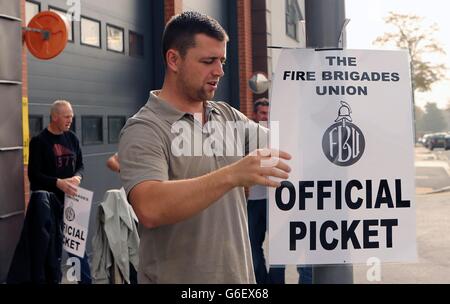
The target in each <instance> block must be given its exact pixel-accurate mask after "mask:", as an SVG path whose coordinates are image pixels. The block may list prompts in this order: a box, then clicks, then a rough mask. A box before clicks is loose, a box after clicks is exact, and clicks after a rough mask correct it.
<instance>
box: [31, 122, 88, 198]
mask: <svg viewBox="0 0 450 304" xmlns="http://www.w3.org/2000/svg"><path fill="white" fill-rule="evenodd" d="M83 169H84V166H83V157H82V154H81V148H80V143H79V141H78V138H77V137H76V135H75V133H73V132H72V131H68V132H64V133H63V134H60V135H55V134H53V133H51V132H50V131H48V129H44V130H42V132H41V133H39V134H38V135H37V136H35V137H33V138H32V139H31V141H30V154H29V162H28V178H29V180H30V188H31V191H37V190H46V191H49V192H53V193H55V194H56V195H57V196H58V198H59V199H60V200H61V202H63V201H64V193H63V192H62V191H61V190H59V189H58V188H57V187H56V180H57V179H58V178H61V179H63V178H69V177H72V176H75V175H79V176H81V177H82V176H83Z"/></svg>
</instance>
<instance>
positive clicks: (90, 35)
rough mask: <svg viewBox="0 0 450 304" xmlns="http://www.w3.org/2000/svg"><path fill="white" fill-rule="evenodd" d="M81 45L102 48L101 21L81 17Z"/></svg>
mask: <svg viewBox="0 0 450 304" xmlns="http://www.w3.org/2000/svg"><path fill="white" fill-rule="evenodd" d="M81 44H84V45H88V46H93V47H98V48H100V47H101V40H100V21H97V20H94V19H90V18H86V17H81Z"/></svg>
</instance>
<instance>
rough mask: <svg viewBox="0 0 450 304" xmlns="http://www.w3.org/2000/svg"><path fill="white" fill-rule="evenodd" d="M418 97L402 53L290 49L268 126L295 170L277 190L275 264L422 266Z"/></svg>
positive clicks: (273, 197) (272, 229)
mask: <svg viewBox="0 0 450 304" xmlns="http://www.w3.org/2000/svg"><path fill="white" fill-rule="evenodd" d="M411 92H412V91H411V82H410V70H409V59H408V54H407V52H404V51H369V50H344V51H314V50H311V49H297V50H283V52H282V54H281V56H280V59H279V63H278V67H277V69H276V73H275V77H274V81H273V90H272V97H271V110H270V121H271V122H273V121H275V122H279V130H280V138H279V145H280V147H279V148H280V149H281V150H284V151H287V152H289V153H290V154H292V156H293V159H292V160H291V161H289V165H290V166H291V168H292V170H293V171H292V172H291V173H290V177H289V180H287V181H284V182H283V184H282V186H281V187H279V188H277V189H273V188H271V189H270V190H269V262H270V264H340V263H366V261H367V260H368V259H369V258H372V257H375V258H378V259H379V260H380V261H382V262H400V261H402V262H404V261H415V260H416V259H417V249H416V221H415V218H416V214H415V181H414V144H413V122H412V117H413V112H412V111H413V109H412V100H411V96H412V95H411Z"/></svg>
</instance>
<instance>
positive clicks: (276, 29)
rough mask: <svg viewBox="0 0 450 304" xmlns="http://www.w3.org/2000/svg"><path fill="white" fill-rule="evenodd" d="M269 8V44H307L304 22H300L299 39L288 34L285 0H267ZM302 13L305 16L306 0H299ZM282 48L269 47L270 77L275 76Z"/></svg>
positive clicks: (283, 45)
mask: <svg viewBox="0 0 450 304" xmlns="http://www.w3.org/2000/svg"><path fill="white" fill-rule="evenodd" d="M266 1H267V10H268V11H269V12H270V13H269V16H268V17H269V18H268V22H267V25H268V36H267V44H268V45H269V46H277V47H287V48H296V47H299V48H304V47H305V46H306V39H305V31H304V27H303V26H302V24H301V23H300V22H299V24H298V28H297V29H298V33H299V36H298V37H299V39H298V40H295V39H292V38H291V37H289V36H288V35H287V34H286V1H285V0H266ZM297 2H298V4H299V7H300V10H301V14H302V16H303V17H304V16H305V13H304V11H305V1H304V0H297ZM280 52H281V50H279V49H270V48H269V49H268V68H269V71H268V72H269V77H271V78H272V77H273V73H274V71H275V68H276V66H277V62H278V57H279V56H280Z"/></svg>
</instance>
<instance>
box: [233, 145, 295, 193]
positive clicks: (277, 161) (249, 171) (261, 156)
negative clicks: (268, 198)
mask: <svg viewBox="0 0 450 304" xmlns="http://www.w3.org/2000/svg"><path fill="white" fill-rule="evenodd" d="M282 159H285V160H289V159H291V155H290V154H288V153H286V152H283V151H279V150H273V149H259V150H255V151H254V152H252V153H250V154H249V155H247V156H246V157H244V158H243V159H241V160H240V161H238V162H236V163H234V164H232V165H230V166H229V167H228V170H229V173H230V178H231V179H232V183H233V185H234V186H235V187H238V186H240V187H251V186H254V185H262V186H267V187H274V188H276V187H279V186H280V185H281V184H280V182H277V181H274V180H270V179H269V177H277V178H281V179H287V178H289V175H288V173H289V172H290V171H291V168H290V167H289V166H288V165H287V164H286V163H285V162H283V161H282Z"/></svg>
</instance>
